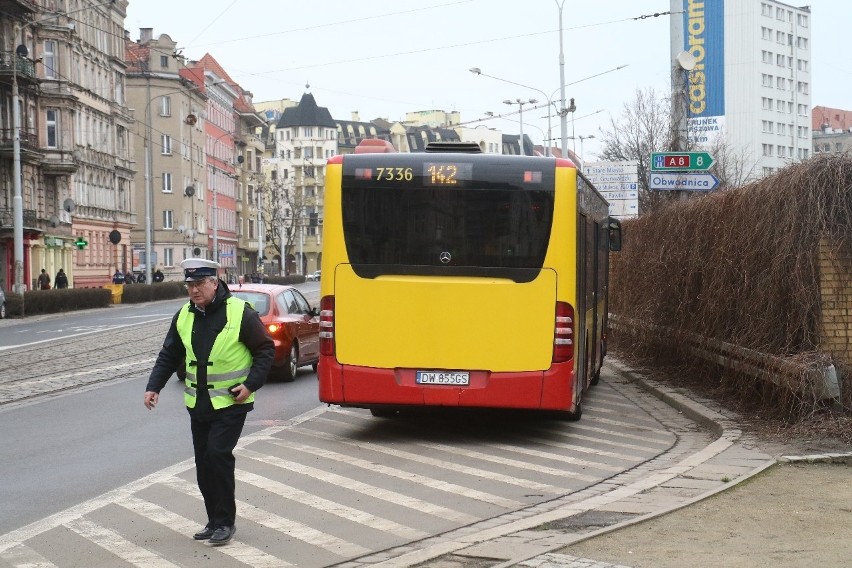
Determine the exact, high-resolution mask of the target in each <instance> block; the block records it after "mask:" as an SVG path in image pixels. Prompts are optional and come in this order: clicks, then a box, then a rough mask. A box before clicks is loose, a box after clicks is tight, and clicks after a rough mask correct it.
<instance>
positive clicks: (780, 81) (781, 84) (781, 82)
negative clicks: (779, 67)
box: [775, 77, 787, 91]
mask: <svg viewBox="0 0 852 568" xmlns="http://www.w3.org/2000/svg"><path fill="white" fill-rule="evenodd" d="M775 86H776V87H777V88H778V89H779V90H781V91H786V90H787V80H786V79H785V78H784V77H776V78H775Z"/></svg>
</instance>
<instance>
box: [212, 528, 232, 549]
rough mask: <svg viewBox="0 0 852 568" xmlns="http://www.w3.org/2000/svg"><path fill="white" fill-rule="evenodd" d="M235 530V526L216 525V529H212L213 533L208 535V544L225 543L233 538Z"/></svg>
mask: <svg viewBox="0 0 852 568" xmlns="http://www.w3.org/2000/svg"><path fill="white" fill-rule="evenodd" d="M236 532H237V527H236V526H232V527H216V530H215V531H213V535H212V536H211V537H210V544H212V545H220V544H225V543H228V542H230V541H231V539H232V538H234V534H235V533H236Z"/></svg>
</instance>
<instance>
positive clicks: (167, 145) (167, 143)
mask: <svg viewBox="0 0 852 568" xmlns="http://www.w3.org/2000/svg"><path fill="white" fill-rule="evenodd" d="M162 139H163V148H162V153H163V155H171V153H172V137H171V136H169V135H168V134H163V136H162Z"/></svg>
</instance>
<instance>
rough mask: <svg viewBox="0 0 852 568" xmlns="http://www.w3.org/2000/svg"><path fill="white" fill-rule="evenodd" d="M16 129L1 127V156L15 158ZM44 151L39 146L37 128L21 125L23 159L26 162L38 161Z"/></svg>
mask: <svg viewBox="0 0 852 568" xmlns="http://www.w3.org/2000/svg"><path fill="white" fill-rule="evenodd" d="M14 143H15V129H14V128H0V157H4V158H10V159H12V158H14V156H13V153H14ZM41 157H42V152H41V150H40V149H39V147H38V134H37V133H36V130H35V129H34V128H33V129H29V128H24V127H21V160H22V161H24V162H32V161H38V160H39V159H40V158H41Z"/></svg>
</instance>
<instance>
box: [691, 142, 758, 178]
mask: <svg viewBox="0 0 852 568" xmlns="http://www.w3.org/2000/svg"><path fill="white" fill-rule="evenodd" d="M702 149H704V150H707V151H708V152H709V153H710V155H711V156H713V158H714V163H713V167H712V168H710V171H711V172H712V173H713V175H715V176H716V177H717V178H719V189H728V188H734V187H739V186H741V185H743V184H745V183H747V182H749V181H753V180H754V179H755V178H756V177H758V173H759V172H757V167H758V166H757V160H756V158H755V157H754V155H753V153H751V152H750V151H749V150H748V149H747V148H740V149H736V148H734V147H732V146H731V145H729V144H726V143H725V140H724V138H723V136H722V135H721V134H720V135H718V136H716V137H715V138H714V139H713V141H712V142H711V143H710V145H709V146H704V147H703V148H702Z"/></svg>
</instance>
